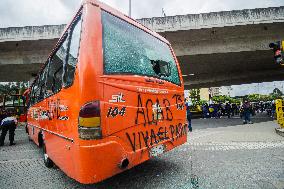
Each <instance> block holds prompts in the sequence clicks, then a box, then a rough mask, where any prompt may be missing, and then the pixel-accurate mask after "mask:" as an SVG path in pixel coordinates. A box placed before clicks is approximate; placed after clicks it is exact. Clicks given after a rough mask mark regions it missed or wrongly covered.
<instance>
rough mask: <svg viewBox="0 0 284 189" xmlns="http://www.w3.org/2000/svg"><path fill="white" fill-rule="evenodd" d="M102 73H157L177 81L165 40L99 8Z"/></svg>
mask: <svg viewBox="0 0 284 189" xmlns="http://www.w3.org/2000/svg"><path fill="white" fill-rule="evenodd" d="M102 24H103V48H104V51H103V52H104V73H105V74H128V75H142V76H150V77H157V78H160V79H163V80H166V81H169V82H171V83H174V84H177V85H180V78H179V74H178V69H177V65H176V62H175V60H174V57H173V54H172V52H171V50H170V47H169V45H168V44H166V43H164V42H163V41H161V40H159V39H157V38H156V37H154V36H152V35H150V34H149V33H147V32H145V31H143V30H141V29H139V28H137V27H135V26H133V25H131V24H129V23H127V22H126V21H124V20H121V19H119V18H117V17H115V16H113V15H111V14H109V13H107V12H105V11H102Z"/></svg>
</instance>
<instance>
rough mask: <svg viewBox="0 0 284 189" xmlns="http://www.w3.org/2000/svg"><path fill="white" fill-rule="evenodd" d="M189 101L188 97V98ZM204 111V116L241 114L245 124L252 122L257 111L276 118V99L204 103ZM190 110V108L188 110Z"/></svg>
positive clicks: (217, 116)
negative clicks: (252, 117)
mask: <svg viewBox="0 0 284 189" xmlns="http://www.w3.org/2000/svg"><path fill="white" fill-rule="evenodd" d="M186 101H187V102H188V99H186ZM186 104H187V110H188V109H190V108H189V105H188V104H189V103H186ZM200 110H201V112H202V118H203V119H207V118H221V117H228V118H231V117H233V116H239V117H240V118H242V119H243V123H244V124H247V123H249V124H252V121H251V116H254V115H255V114H256V113H267V115H268V116H270V117H272V118H274V116H275V103H274V101H268V102H262V101H261V102H252V103H251V102H249V101H248V100H244V101H243V102H242V103H230V102H226V103H217V102H213V103H204V104H202V105H201V106H200ZM188 111H189V110H188Z"/></svg>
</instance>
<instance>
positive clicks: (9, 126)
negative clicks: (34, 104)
mask: <svg viewBox="0 0 284 189" xmlns="http://www.w3.org/2000/svg"><path fill="white" fill-rule="evenodd" d="M17 123H18V121H17V119H16V118H15V117H13V116H11V114H8V116H7V117H6V118H4V119H3V120H2V121H1V125H0V126H1V128H2V133H1V136H0V146H3V145H4V141H5V137H6V134H7V132H8V131H9V140H10V146H12V145H15V143H14V136H15V130H16V126H17Z"/></svg>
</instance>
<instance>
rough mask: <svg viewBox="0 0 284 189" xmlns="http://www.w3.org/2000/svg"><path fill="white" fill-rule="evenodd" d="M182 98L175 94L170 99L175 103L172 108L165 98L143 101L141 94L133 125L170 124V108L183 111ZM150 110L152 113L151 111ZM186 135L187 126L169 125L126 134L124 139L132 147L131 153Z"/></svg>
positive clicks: (171, 116)
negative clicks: (162, 122) (161, 122)
mask: <svg viewBox="0 0 284 189" xmlns="http://www.w3.org/2000/svg"><path fill="white" fill-rule="evenodd" d="M182 98H183V97H182V96H181V95H178V94H175V95H173V96H172V99H173V100H174V102H175V105H174V106H171V103H170V101H169V100H168V99H167V98H163V99H159V98H156V99H155V100H152V99H147V100H144V101H143V99H142V97H141V94H138V96H137V111H136V118H135V125H140V124H143V125H144V127H146V126H147V125H148V126H150V125H154V126H156V125H158V122H159V121H163V120H166V121H167V122H165V123H170V122H172V121H173V120H174V114H173V111H172V110H171V108H176V110H183V109H184V103H183V100H182ZM151 110H152V111H151ZM186 134H187V124H183V123H178V124H170V126H159V128H158V129H157V128H151V129H150V130H148V131H138V132H133V133H127V132H126V137H127V139H128V141H129V143H130V145H131V147H132V150H133V151H136V150H137V149H141V148H143V147H144V146H145V147H147V148H149V147H151V146H153V145H154V144H158V143H160V142H161V141H164V140H169V139H170V140H172V141H174V140H175V139H178V138H180V137H182V136H184V135H186Z"/></svg>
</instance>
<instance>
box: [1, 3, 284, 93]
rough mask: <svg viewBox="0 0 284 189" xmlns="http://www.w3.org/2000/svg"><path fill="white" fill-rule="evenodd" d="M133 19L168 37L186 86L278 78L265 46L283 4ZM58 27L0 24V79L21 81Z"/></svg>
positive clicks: (282, 30) (279, 30)
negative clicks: (259, 7)
mask: <svg viewBox="0 0 284 189" xmlns="http://www.w3.org/2000/svg"><path fill="white" fill-rule="evenodd" d="M138 21H139V22H140V23H142V24H143V25H145V26H147V27H149V28H150V29H152V30H155V31H156V32H158V33H160V34H161V35H163V36H164V37H165V38H167V39H168V40H169V41H170V42H171V44H172V46H173V48H174V50H175V52H176V55H177V57H178V59H179V61H180V64H181V67H182V71H183V75H184V80H185V84H186V87H187V88H188V87H190V88H194V87H209V86H220V85H232V84H242V83H252V82H264V81H275V80H284V74H283V70H282V69H283V68H281V67H279V66H277V65H275V64H273V58H272V56H273V55H272V52H271V51H270V49H269V48H268V44H269V43H270V42H272V41H277V40H280V39H284V7H283V6H282V7H273V8H263V9H248V10H237V11H225V12H216V13H205V14H191V15H178V16H168V17H158V18H145V19H140V20H138ZM63 28H64V25H58V26H29V27H20V28H2V29H0V81H9V80H27V79H28V78H30V77H31V75H32V74H34V73H36V72H37V70H38V69H39V67H40V66H41V64H42V63H43V62H44V61H45V60H46V58H47V55H48V53H49V52H50V50H51V49H52V48H53V46H54V44H55V42H56V41H57V39H58V37H59V36H60V34H61V32H62V30H63ZM11 73H12V74H11Z"/></svg>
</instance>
